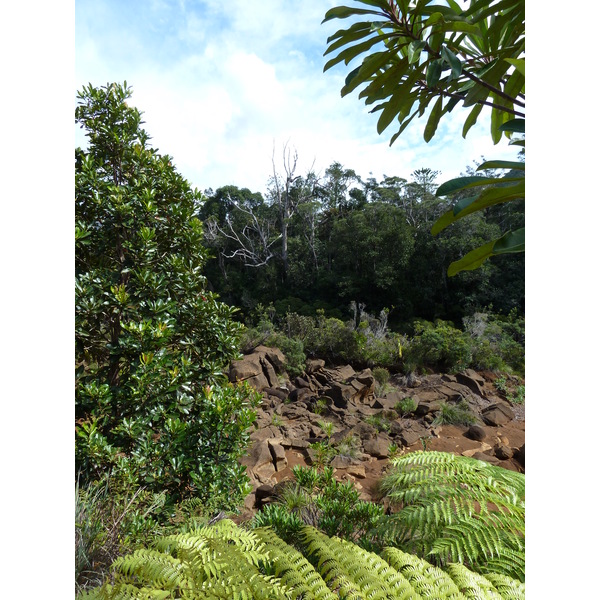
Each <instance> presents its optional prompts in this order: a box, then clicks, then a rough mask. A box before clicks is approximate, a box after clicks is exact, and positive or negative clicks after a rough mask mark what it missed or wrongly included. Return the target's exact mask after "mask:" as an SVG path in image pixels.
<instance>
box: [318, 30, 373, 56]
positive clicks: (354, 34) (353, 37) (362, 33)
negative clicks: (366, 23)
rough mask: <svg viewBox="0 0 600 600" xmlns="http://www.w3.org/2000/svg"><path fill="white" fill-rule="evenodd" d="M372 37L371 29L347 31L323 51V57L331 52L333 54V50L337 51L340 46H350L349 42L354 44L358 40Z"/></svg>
mask: <svg viewBox="0 0 600 600" xmlns="http://www.w3.org/2000/svg"><path fill="white" fill-rule="evenodd" d="M369 35H372V31H371V28H370V27H369V28H361V29H357V30H355V31H351V32H350V31H347V32H346V33H345V34H344V35H342V36H340V38H339V39H338V40H337V41H336V42H334V43H333V44H331V45H330V46H329V47H328V48H327V50H325V53H324V54H323V56H327V55H328V54H331V52H333V51H334V50H337V49H338V48H341V47H342V46H345V45H346V44H350V43H351V42H356V41H357V40H360V39H362V38H364V37H366V36H369Z"/></svg>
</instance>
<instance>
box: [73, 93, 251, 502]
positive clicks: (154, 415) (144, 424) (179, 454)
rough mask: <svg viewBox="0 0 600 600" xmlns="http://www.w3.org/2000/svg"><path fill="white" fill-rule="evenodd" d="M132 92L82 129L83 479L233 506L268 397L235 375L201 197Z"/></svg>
mask: <svg viewBox="0 0 600 600" xmlns="http://www.w3.org/2000/svg"><path fill="white" fill-rule="evenodd" d="M130 96H131V90H130V89H129V88H127V87H126V85H118V84H110V85H108V86H106V87H102V88H94V87H92V86H91V85H90V86H89V87H86V88H84V89H83V90H82V91H81V92H80V93H79V95H78V98H79V106H78V107H77V109H76V120H77V122H78V123H79V124H80V125H81V126H82V127H83V128H84V129H85V130H86V134H87V136H88V138H89V147H88V149H87V150H80V149H78V150H77V152H76V170H75V175H76V180H75V187H76V190H75V217H76V322H75V329H76V331H75V334H76V366H77V378H76V418H77V428H76V467H77V469H78V471H79V472H80V473H81V478H82V482H83V483H85V484H86V485H87V483H88V482H91V481H96V480H100V479H103V478H107V477H110V478H111V480H112V482H113V483H112V485H114V486H122V487H123V488H124V489H126V488H128V487H130V486H133V487H134V489H135V488H136V487H138V486H140V485H145V486H147V488H148V489H149V490H152V491H157V492H160V491H166V492H167V493H168V495H169V496H170V497H172V498H173V499H176V498H182V497H185V496H197V497H199V498H201V499H203V500H204V501H205V502H211V503H213V504H214V505H220V504H223V505H226V506H229V507H233V506H235V505H236V504H237V503H239V502H240V501H241V500H242V498H243V496H244V493H245V492H246V481H247V479H246V476H245V473H244V469H243V468H242V467H240V465H239V464H238V463H237V460H236V459H237V457H238V456H239V455H240V454H241V453H242V452H243V449H244V447H245V445H246V443H247V441H248V436H247V430H248V427H249V426H250V425H251V423H252V422H253V419H254V411H253V407H254V405H255V404H256V402H257V397H256V394H255V393H254V392H252V391H251V390H250V389H249V388H244V387H234V386H233V385H231V384H229V383H228V382H227V380H226V378H225V377H224V375H223V373H224V371H225V369H226V368H227V366H228V364H229V362H230V361H231V359H233V358H235V357H237V356H238V346H239V333H240V328H241V326H240V325H239V324H237V323H235V322H234V321H233V319H232V317H233V314H234V309H232V308H230V307H228V306H226V305H225V304H223V303H221V302H219V301H217V297H216V295H215V294H213V293H211V292H209V291H208V290H207V285H206V280H205V278H204V276H203V275H202V269H203V266H204V263H205V261H206V259H207V252H206V250H205V249H204V248H203V246H202V243H201V242H202V237H203V231H202V224H201V222H200V221H199V220H198V218H197V211H198V205H199V203H200V202H201V200H202V196H201V194H200V193H199V192H197V191H194V190H192V189H191V188H190V186H189V184H188V183H187V181H185V179H183V178H182V177H181V176H180V175H179V174H178V173H177V172H176V170H175V169H174V167H173V166H172V164H171V159H170V157H169V156H161V155H159V154H158V152H157V151H156V150H155V149H152V148H150V147H149V146H148V140H149V136H148V134H147V133H146V132H145V131H144V130H143V129H142V128H141V124H142V120H141V113H140V112H139V111H138V110H136V109H135V108H131V107H130V106H128V104H127V100H129V98H130Z"/></svg>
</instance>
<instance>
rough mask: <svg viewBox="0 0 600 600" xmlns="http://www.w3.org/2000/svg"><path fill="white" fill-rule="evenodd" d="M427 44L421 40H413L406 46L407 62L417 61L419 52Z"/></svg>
mask: <svg viewBox="0 0 600 600" xmlns="http://www.w3.org/2000/svg"><path fill="white" fill-rule="evenodd" d="M426 45H427V44H426V43H425V42H424V41H423V40H414V41H412V42H411V43H410V44H409V46H408V62H409V64H413V63H416V62H418V61H419V58H420V56H421V52H422V51H423V49H424V48H425V46H426Z"/></svg>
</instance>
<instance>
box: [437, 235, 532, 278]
mask: <svg viewBox="0 0 600 600" xmlns="http://www.w3.org/2000/svg"><path fill="white" fill-rule="evenodd" d="M524 251H525V228H524V227H522V228H521V229H517V230H516V231H509V232H507V233H505V234H504V235H503V236H502V237H500V238H498V239H497V240H492V241H491V242H488V243H487V244H484V245H483V246H480V247H479V248H476V249H475V250H471V252H469V253H468V254H466V255H465V256H463V257H462V258H461V259H460V260H457V261H455V262H453V263H451V264H450V266H449V267H448V276H449V277H454V275H456V274H457V273H460V272H461V271H472V270H473V269H477V268H478V267H480V266H481V265H482V264H483V263H484V262H485V261H486V260H487V259H488V258H491V257H492V256H498V255H500V254H513V253H516V252H524Z"/></svg>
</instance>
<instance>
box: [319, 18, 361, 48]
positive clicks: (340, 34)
mask: <svg viewBox="0 0 600 600" xmlns="http://www.w3.org/2000/svg"><path fill="white" fill-rule="evenodd" d="M361 29H362V30H364V31H370V30H371V21H364V22H361V23H354V25H352V26H351V27H348V28H347V29H338V30H337V31H336V32H335V33H334V34H333V35H330V36H329V37H328V38H327V43H328V44H330V43H331V42H333V40H337V39H338V38H341V37H344V36H345V35H347V34H349V33H352V32H354V31H359V30H361Z"/></svg>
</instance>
